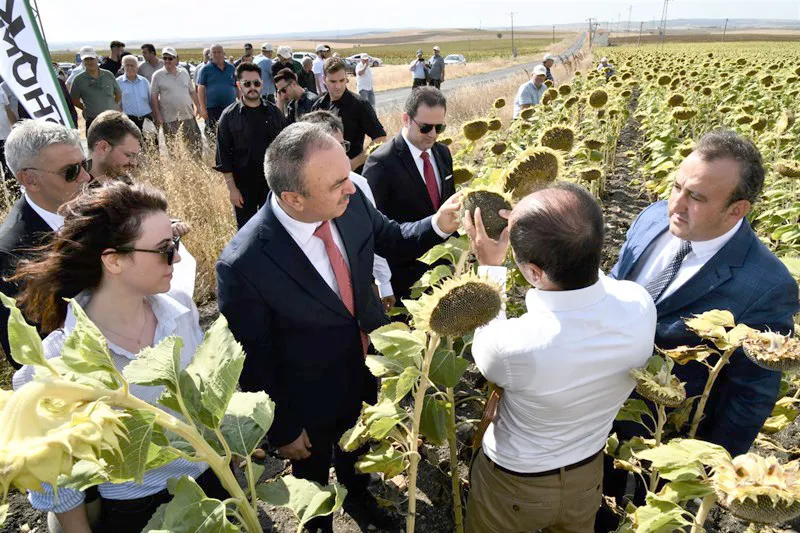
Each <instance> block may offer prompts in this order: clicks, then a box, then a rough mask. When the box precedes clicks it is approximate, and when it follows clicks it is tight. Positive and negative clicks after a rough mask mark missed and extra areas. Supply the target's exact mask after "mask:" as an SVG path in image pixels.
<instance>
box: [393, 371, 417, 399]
mask: <svg viewBox="0 0 800 533" xmlns="http://www.w3.org/2000/svg"><path fill="white" fill-rule="evenodd" d="M420 376H422V372H420V371H419V370H417V367H415V366H410V367H408V368H406V369H405V370H403V373H402V374H400V378H399V379H398V380H397V388H396V389H395V397H394V401H395V402H399V401H400V400H402V399H403V398H405V396H406V394H408V393H409V392H411V391H412V390H413V388H414V385H415V384H416V383H417V381H418V380H419V378H420Z"/></svg>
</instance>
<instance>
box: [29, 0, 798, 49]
mask: <svg viewBox="0 0 800 533" xmlns="http://www.w3.org/2000/svg"><path fill="white" fill-rule="evenodd" d="M38 4H39V9H40V11H41V15H42V21H43V24H44V28H45V33H46V35H47V38H48V41H50V42H51V44H52V43H60V42H74V41H76V39H80V38H82V39H85V40H86V41H87V42H94V41H101V42H105V41H110V40H111V39H120V40H122V41H130V42H132V43H134V42H141V41H142V40H152V41H156V42H159V43H163V42H166V41H169V40H170V39H191V38H202V37H225V36H230V37H233V36H238V35H252V34H257V35H264V36H265V37H269V36H270V35H276V34H284V33H293V32H312V31H330V32H332V33H333V34H335V32H336V31H337V30H342V31H344V30H348V29H354V28H384V29H391V28H406V27H417V28H441V27H449V28H477V27H479V26H481V27H484V28H486V27H496V26H507V25H508V24H509V17H508V16H507V15H506V13H508V12H511V11H514V12H516V13H517V14H516V15H515V20H514V22H515V25H520V26H529V25H549V24H567V23H577V22H582V21H584V20H585V19H586V18H588V17H595V18H599V19H600V20H619V19H621V20H622V21H623V26H625V25H626V24H627V20H628V7H629V6H632V10H631V11H632V12H631V17H632V19H633V20H634V21H637V20H644V21H648V22H649V21H651V20H652V19H653V18H655V19H656V20H658V19H660V17H661V7H662V1H661V0H647V1H638V2H634V1H631V2H605V1H600V0H597V1H583V2H573V1H561V2H541V1H522V2H520V1H517V2H504V1H486V0H483V1H477V0H457V1H454V0H439V1H437V2H431V1H429V0H425V1H420V0H404V1H402V2H396V1H394V0H391V1H387V0H373V1H372V2H368V1H365V0H358V1H356V0H300V1H299V2H285V1H283V2H263V3H262V2H260V1H257V0H256V1H250V2H242V1H239V2H219V1H211V0H166V1H165V0H135V1H134V2H130V3H119V2H116V3H115V2H112V3H109V2H105V1H100V0H69V1H65V0H38ZM248 4H249V5H252V6H253V7H252V8H249V9H248V8H247V7H246V6H247V5H248ZM267 5H268V6H269V8H267V7H266V6H267ZM299 5H301V6H302V9H301V10H299V11H297V12H294V10H293V8H294V7H295V6H299ZM220 6H224V7H220ZM334 6H335V7H334ZM112 10H114V11H116V13H118V15H117V17H116V18H112V17H111V16H110V13H111V11H112ZM248 14H251V16H247V15H248ZM243 15H244V16H243ZM726 17H728V18H760V19H784V20H795V21H798V24H797V27H798V28H799V29H800V1H798V0H791V1H782V0H778V1H774V0H773V1H769V0H767V1H758V0H749V1H746V2H743V1H729V0H704V1H702V2H693V1H688V0H672V1H671V2H670V4H669V18H670V19H674V18H721V19H724V18H726Z"/></svg>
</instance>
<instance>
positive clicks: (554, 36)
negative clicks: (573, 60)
mask: <svg viewBox="0 0 800 533" xmlns="http://www.w3.org/2000/svg"><path fill="white" fill-rule="evenodd" d="M553 44H556V26H555V24H554V25H553Z"/></svg>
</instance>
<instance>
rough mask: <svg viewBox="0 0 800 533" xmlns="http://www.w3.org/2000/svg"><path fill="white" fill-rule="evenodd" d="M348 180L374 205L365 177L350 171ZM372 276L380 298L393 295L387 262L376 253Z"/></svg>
mask: <svg viewBox="0 0 800 533" xmlns="http://www.w3.org/2000/svg"><path fill="white" fill-rule="evenodd" d="M350 181H352V182H353V183H355V185H356V187H358V188H359V189H361V192H363V193H364V196H366V197H367V200H369V203H371V204H372V206H373V207H375V196H374V195H373V194H372V189H371V188H370V186H369V182H368V181H367V178H365V177H364V176H362V175H361V174H356V173H355V172H351V173H350ZM372 277H373V278H375V284H376V285H377V286H378V293H379V294H380V297H381V298H386V297H387V296H393V295H394V289H392V271H391V269H390V268H389V263H387V262H386V259H384V258H383V257H381V256H379V255H378V254H375V261H374V263H373V265H372Z"/></svg>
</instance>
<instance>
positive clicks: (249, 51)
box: [233, 43, 253, 67]
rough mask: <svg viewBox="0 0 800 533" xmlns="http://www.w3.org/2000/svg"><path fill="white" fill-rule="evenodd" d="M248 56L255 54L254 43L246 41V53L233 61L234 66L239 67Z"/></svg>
mask: <svg viewBox="0 0 800 533" xmlns="http://www.w3.org/2000/svg"><path fill="white" fill-rule="evenodd" d="M247 56H250V57H252V56H253V45H252V44H250V43H244V53H243V54H242V57H240V58H239V59H237V60H236V61H234V62H233V66H234V67H238V66H239V64H240V63H241V62H242V61H245V58H246V57H247Z"/></svg>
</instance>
